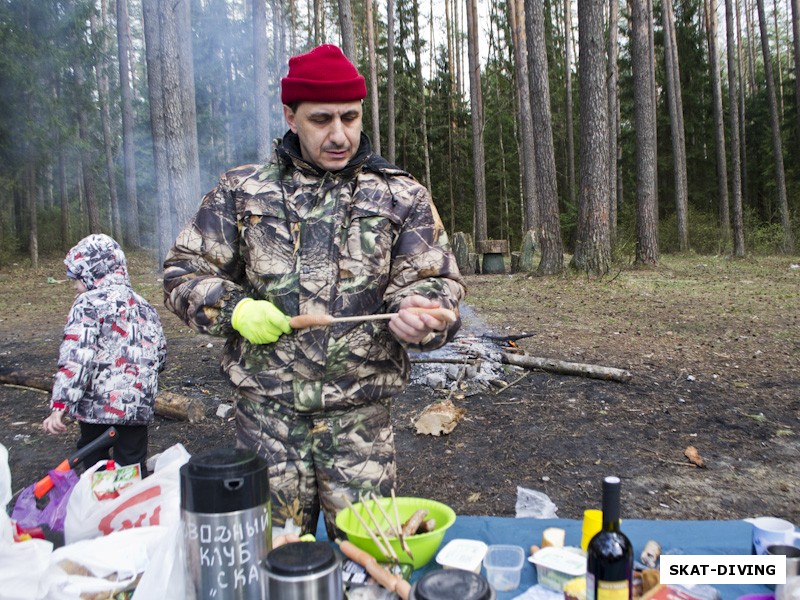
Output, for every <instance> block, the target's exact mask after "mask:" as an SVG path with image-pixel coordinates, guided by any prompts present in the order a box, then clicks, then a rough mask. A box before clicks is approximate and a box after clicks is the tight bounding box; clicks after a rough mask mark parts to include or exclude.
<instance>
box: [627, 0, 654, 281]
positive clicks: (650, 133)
mask: <svg viewBox="0 0 800 600" xmlns="http://www.w3.org/2000/svg"><path fill="white" fill-rule="evenodd" d="M628 6H629V7H630V14H631V33H630V39H631V42H630V43H631V62H632V65H633V105H634V107H633V112H634V129H635V131H636V259H635V260H636V263H637V264H640V265H655V264H656V263H658V199H657V197H656V187H655V171H656V148H655V146H656V136H655V129H656V123H655V118H656V115H655V106H654V97H653V82H652V75H653V70H652V68H651V64H652V61H653V56H652V52H651V46H650V41H649V25H648V11H647V0H629V2H628Z"/></svg>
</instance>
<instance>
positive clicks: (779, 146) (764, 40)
mask: <svg viewBox="0 0 800 600" xmlns="http://www.w3.org/2000/svg"><path fill="white" fill-rule="evenodd" d="M756 6H757V9H758V26H759V30H760V32H761V53H762V54H763V58H764V75H765V76H766V79H767V101H768V102H769V124H770V128H771V129H772V160H773V163H774V168H775V186H776V188H777V193H778V208H779V210H780V213H781V225H782V226H783V243H782V245H781V249H782V250H783V252H784V253H785V254H791V253H793V252H794V235H793V233H792V220H791V218H790V216H789V203H788V201H787V199H786V173H785V172H784V169H783V143H782V142H781V126H780V118H779V116H778V100H777V97H776V96H777V94H776V93H775V78H774V75H773V72H772V57H771V56H770V53H769V38H768V37H767V23H766V21H767V19H766V15H765V13H764V0H756Z"/></svg>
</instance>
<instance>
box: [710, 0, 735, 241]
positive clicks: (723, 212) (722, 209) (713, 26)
mask: <svg viewBox="0 0 800 600" xmlns="http://www.w3.org/2000/svg"><path fill="white" fill-rule="evenodd" d="M704 4H705V13H706V37H707V39H708V56H709V70H710V71H711V91H712V95H713V99H714V139H715V142H716V143H715V151H716V159H717V203H718V204H717V206H718V215H719V227H720V237H721V238H722V247H723V248H725V249H727V248H728V244H729V243H730V239H731V226H730V210H729V208H728V164H727V160H726V158H725V122H724V120H723V112H722V81H721V78H720V74H719V55H718V51H717V0H705V3H704Z"/></svg>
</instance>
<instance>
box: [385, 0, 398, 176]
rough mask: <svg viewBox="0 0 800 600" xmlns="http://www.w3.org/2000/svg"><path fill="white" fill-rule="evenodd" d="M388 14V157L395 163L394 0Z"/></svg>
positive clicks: (388, 8)
mask: <svg viewBox="0 0 800 600" xmlns="http://www.w3.org/2000/svg"><path fill="white" fill-rule="evenodd" d="M386 14H387V20H386V44H387V47H386V145H387V148H386V159H387V160H388V161H389V162H390V163H392V164H394V162H395V149H396V143H395V139H394V137H395V126H394V125H395V124H394V119H395V115H394V0H386Z"/></svg>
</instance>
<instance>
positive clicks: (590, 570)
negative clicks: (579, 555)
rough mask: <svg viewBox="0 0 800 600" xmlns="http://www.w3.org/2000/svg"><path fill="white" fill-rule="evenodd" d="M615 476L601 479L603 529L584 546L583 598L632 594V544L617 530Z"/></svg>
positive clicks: (604, 599)
mask: <svg viewBox="0 0 800 600" xmlns="http://www.w3.org/2000/svg"><path fill="white" fill-rule="evenodd" d="M619 496H620V481H619V477H606V478H605V479H604V480H603V528H602V529H601V530H600V531H599V532H598V533H597V534H596V535H595V536H594V537H593V538H592V539H591V541H590V542H589V546H588V547H587V549H586V553H587V559H586V561H587V563H586V600H630V599H631V598H632V597H633V547H632V546H631V542H630V540H629V539H628V538H627V537H626V536H625V534H624V533H622V531H621V530H620V522H619Z"/></svg>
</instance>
